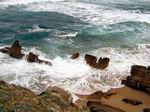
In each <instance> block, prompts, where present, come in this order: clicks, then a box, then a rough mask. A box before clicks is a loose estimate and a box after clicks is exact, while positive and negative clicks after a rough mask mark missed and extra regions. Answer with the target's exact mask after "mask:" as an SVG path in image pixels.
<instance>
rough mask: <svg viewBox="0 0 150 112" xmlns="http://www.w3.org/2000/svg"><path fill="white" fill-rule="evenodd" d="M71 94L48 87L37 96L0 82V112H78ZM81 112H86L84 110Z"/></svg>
mask: <svg viewBox="0 0 150 112" xmlns="http://www.w3.org/2000/svg"><path fill="white" fill-rule="evenodd" d="M79 111H81V110H80V109H79V108H78V107H77V106H76V105H75V104H74V103H72V97H71V94H70V93H68V92H67V91H64V90H63V89H61V88H58V87H48V88H47V90H45V91H44V92H42V93H41V94H39V95H36V94H35V93H34V92H32V91H30V90H28V89H27V88H24V87H21V86H16V85H13V84H8V83H6V82H4V81H0V112H79ZM83 112H88V109H87V108H85V109H84V111H83Z"/></svg>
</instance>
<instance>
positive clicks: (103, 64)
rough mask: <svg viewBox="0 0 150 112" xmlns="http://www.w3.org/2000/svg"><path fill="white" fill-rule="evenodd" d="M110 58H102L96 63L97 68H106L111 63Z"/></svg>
mask: <svg viewBox="0 0 150 112" xmlns="http://www.w3.org/2000/svg"><path fill="white" fill-rule="evenodd" d="M109 61H110V59H109V58H100V59H99V60H98V63H97V64H96V68H98V69H105V68H106V67H107V66H108V64H109Z"/></svg>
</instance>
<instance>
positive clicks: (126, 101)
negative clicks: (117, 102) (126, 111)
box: [122, 98, 142, 106]
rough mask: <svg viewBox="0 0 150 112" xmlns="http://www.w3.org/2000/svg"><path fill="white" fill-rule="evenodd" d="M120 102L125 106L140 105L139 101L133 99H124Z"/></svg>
mask: <svg viewBox="0 0 150 112" xmlns="http://www.w3.org/2000/svg"><path fill="white" fill-rule="evenodd" d="M122 101H123V102H125V103H127V104H132V105H135V106H136V105H140V104H142V102H141V101H138V100H134V99H128V98H124V99H123V100H122Z"/></svg>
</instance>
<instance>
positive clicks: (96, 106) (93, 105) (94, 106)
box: [87, 101, 124, 112]
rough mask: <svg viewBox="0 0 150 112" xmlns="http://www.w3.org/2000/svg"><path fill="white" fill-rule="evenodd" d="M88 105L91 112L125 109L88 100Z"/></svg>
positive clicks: (119, 111) (115, 111)
mask: <svg viewBox="0 0 150 112" xmlns="http://www.w3.org/2000/svg"><path fill="white" fill-rule="evenodd" d="M87 106H88V107H89V108H90V111H91V112H124V111H123V110H120V109H117V108H114V107H111V106H109V105H105V104H101V103H100V102H93V101H88V102H87Z"/></svg>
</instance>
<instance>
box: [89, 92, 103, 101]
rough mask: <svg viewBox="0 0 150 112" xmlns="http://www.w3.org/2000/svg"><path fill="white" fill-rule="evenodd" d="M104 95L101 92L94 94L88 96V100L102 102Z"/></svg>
mask: <svg viewBox="0 0 150 112" xmlns="http://www.w3.org/2000/svg"><path fill="white" fill-rule="evenodd" d="M103 95H104V93H103V92H101V91H97V92H94V93H93V94H90V95H88V97H87V99H92V100H93V99H94V100H100V99H101V98H102V97H103Z"/></svg>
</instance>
